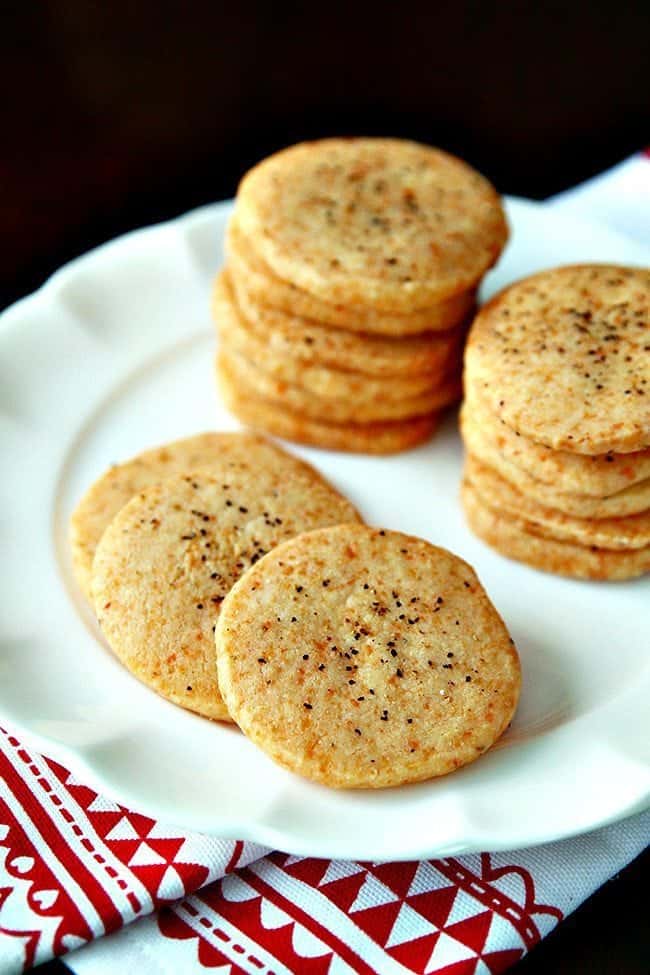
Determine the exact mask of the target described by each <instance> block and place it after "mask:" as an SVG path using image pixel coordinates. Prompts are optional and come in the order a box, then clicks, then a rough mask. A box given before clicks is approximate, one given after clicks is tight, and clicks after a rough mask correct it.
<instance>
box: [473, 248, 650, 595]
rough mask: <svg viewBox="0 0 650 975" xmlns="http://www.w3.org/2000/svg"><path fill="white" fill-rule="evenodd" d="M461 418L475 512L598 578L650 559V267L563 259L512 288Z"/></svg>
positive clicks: (478, 334) (573, 570) (523, 546)
mask: <svg viewBox="0 0 650 975" xmlns="http://www.w3.org/2000/svg"><path fill="white" fill-rule="evenodd" d="M465 397H466V398H465V402H464V405H463V408H462V411H461V428H462V434H463V438H464V441H465V446H466V448H467V458H466V466H465V474H464V482H463V488H462V497H463V503H464V507H465V512H466V514H467V518H468V521H469V524H470V526H471V527H472V528H473V530H474V531H475V532H476V534H477V535H479V536H480V537H481V538H483V539H484V540H485V541H486V542H488V543H489V544H490V545H492V546H493V547H494V548H496V549H497V550H498V551H500V552H501V553H502V554H504V555H506V556H509V557H511V558H514V559H518V560H519V561H522V562H526V563H528V564H529V565H532V566H535V567H536V568H540V569H545V570H547V571H550V572H556V573H559V574H561V575H566V576H574V577H577V578H587V579H626V578H630V577H633V576H637V575H640V574H642V573H643V572H647V571H649V570H650V271H649V270H648V269H643V268H626V267H617V266H609V265H580V266H573V267H562V268H557V269H554V270H551V271H545V272H542V273H540V274H537V275H534V276H533V277H531V278H528V279H526V280H524V281H520V282H518V283H517V284H514V285H512V286H511V287H509V288H506V289H505V291H503V292H502V293H501V294H500V295H498V296H497V297H496V298H494V299H493V300H492V301H491V302H489V303H488V304H487V305H485V306H484V308H483V309H482V310H481V312H480V313H479V315H478V316H477V318H476V320H475V322H474V325H473V326H472V329H471V331H470V335H469V338H468V343H467V351H466V360H465Z"/></svg>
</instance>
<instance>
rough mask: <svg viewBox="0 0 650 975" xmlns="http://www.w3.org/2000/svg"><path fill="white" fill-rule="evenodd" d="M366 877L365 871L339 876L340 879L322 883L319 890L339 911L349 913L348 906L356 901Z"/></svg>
mask: <svg viewBox="0 0 650 975" xmlns="http://www.w3.org/2000/svg"><path fill="white" fill-rule="evenodd" d="M365 878H366V871H365V870H361V871H360V872H359V873H355V874H352V875H351V876H348V877H341V879H340V880H332V881H330V882H329V883H328V884H322V886H321V890H322V892H323V894H324V895H325V896H327V897H328V898H329V900H331V901H332V903H333V904H336V906H337V907H338V908H339V910H341V911H345V913H346V914H348V913H349V911H350V907H351V905H352V904H354V902H355V901H356V899H357V897H358V895H359V890H360V888H361V886H362V885H363V882H364V880H365Z"/></svg>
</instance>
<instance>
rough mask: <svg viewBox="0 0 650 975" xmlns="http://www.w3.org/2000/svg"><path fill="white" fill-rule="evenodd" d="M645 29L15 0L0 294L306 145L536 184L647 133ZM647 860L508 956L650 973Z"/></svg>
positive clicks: (7, 24)
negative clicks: (386, 148)
mask: <svg viewBox="0 0 650 975" xmlns="http://www.w3.org/2000/svg"><path fill="white" fill-rule="evenodd" d="M649 38H650V4H649V3H648V0H643V2H618V3H611V2H610V3H599V2H595V0H594V2H589V3H588V2H573V3H568V2H566V0H564V2H543V0H540V2H536V3H534V2H529V3H524V2H492V3H490V2H486V0H484V2H480V0H473V2H470V0H456V2H453V3H450V2H441V3H436V2H434V0H430V2H428V3H409V2H399V0H393V2H391V3H381V2H378V0H377V2H375V3H373V4H372V5H370V4H364V3H354V2H348V3H347V4H341V5H337V4H335V3H327V4H321V5H318V4H310V3H304V4H298V3H265V4H262V3H247V4H234V3H232V4H221V3H218V2H212V3H208V2H195V3H192V2H188V3H185V4H180V3H165V2H157V3H154V2H153V0H132V2H131V3H130V4H126V3H123V2H108V0H104V2H91V0H59V2H55V0H40V2H36V3H30V2H29V0H16V2H8V0H5V2H4V3H3V4H2V6H1V9H0V91H1V95H0V98H1V100H2V101H1V104H2V119H1V122H2V127H1V130H0V131H1V134H2V152H1V154H0V193H1V196H0V202H1V205H0V256H1V260H0V306H2V305H4V304H6V303H8V302H10V301H12V300H14V299H16V298H18V297H20V296H21V295H23V294H26V293H28V292H29V291H31V290H33V289H34V288H35V287H37V286H38V285H39V284H40V283H41V282H42V281H43V280H44V279H45V277H46V276H47V275H48V274H50V273H51V272H52V271H53V270H55V269H56V267H58V266H59V265H60V264H61V263H62V262H63V261H65V260H68V259H69V258H71V257H74V256H76V255H78V254H80V253H82V252H83V251H84V250H86V249H87V248H89V247H91V246H93V245H94V244H98V243H100V242H102V241H104V240H106V239H107V238H109V237H112V236H115V235H116V234H119V233H123V232H124V231H126V230H129V229H131V228H133V227H136V226H141V225H143V224H146V223H151V222H153V221H156V220H161V219H165V218H167V217H171V216H174V215H176V214H178V213H181V212H183V211H184V210H187V209H189V208H190V207H193V206H196V205H198V204H201V203H205V202H208V201H210V200H216V199H220V198H223V197H227V196H232V195H233V193H234V191H235V188H236V185H237V181H238V179H239V177H240V176H241V174H242V173H243V172H244V171H245V170H246V168H247V167H248V166H250V165H251V164H252V163H253V162H255V161H256V160H258V159H259V158H260V157H262V156H264V155H266V154H268V153H269V152H271V151H273V150H274V149H277V148H280V147H281V146H284V145H287V144H289V143H291V142H295V141H297V140H299V139H303V138H310V137H316V136H322V135H328V134H346V133H347V134H364V133H365V134H390V135H400V136H409V137H411V138H416V139H420V140H422V141H425V142H429V143H433V144H436V145H440V146H443V147H444V148H447V149H449V150H451V151H452V152H455V153H457V154H459V155H460V156H462V157H464V158H466V159H467V160H468V161H470V162H472V163H473V164H474V165H475V166H476V167H477V168H479V169H481V170H482V171H483V172H484V173H485V174H486V175H487V176H489V177H490V179H492V181H493V182H494V183H495V184H496V185H497V187H498V188H499V189H500V190H502V191H503V192H508V193H516V194H521V195H524V196H530V197H535V198H543V197H545V196H547V195H549V194H552V193H554V192H557V191H559V190H561V189H564V188H567V187H569V186H571V185H573V184H575V183H576V182H578V181H580V180H583V179H586V178H588V177H589V176H591V175H593V174H595V173H597V172H599V171H600V170H602V169H604V168H606V167H608V166H610V165H612V164H613V163H615V162H617V161H618V160H620V159H622V158H624V157H625V156H626V155H628V154H629V153H630V152H633V151H634V150H636V149H638V148H641V147H642V146H643V145H644V144H647V143H648V142H649V141H650V134H649V131H648V121H649V112H648V108H649V102H650V82H649V73H648V65H649V64H650V42H649ZM647 863H648V859H647V857H646V858H645V860H644V861H643V862H641V861H640V862H638V863H637V864H635V865H634V866H633V867H631V868H630V869H629V870H628V871H626V873H625V874H624V875H623V878H622V879H620V880H617V881H614V882H613V883H612V884H610V885H609V886H608V887H607V888H606V890H605V891H603V892H601V893H600V894H599V895H597V898H596V899H595V900H594V901H592V902H591V903H590V904H589V905H587V906H586V907H585V908H583V909H582V911H580V912H579V913H578V914H577V915H576V916H575V917H574V918H573V919H571V920H570V921H568V922H565V924H564V925H562V926H561V928H560V930H559V931H558V932H557V934H556V935H554V936H552V937H551V938H550V939H549V941H548V942H547V943H546V944H544V945H543V946H542V947H541V948H540V949H538V951H537V952H535V953H533V955H532V956H531V957H530V959H528V960H527V961H526V962H524V963H522V964H521V965H520V966H518V967H517V969H516V971H519V969H521V972H522V975H527V973H530V975H533V973H537V972H539V973H541V972H558V973H560V972H565V971H566V972H569V971H572V972H573V971H587V970H589V971H591V972H592V973H593V975H598V973H608V975H611V973H617V975H618V973H626V975H627V973H637V972H639V973H640V972H647V971H648V967H649V964H650V962H649V959H650V935H649V933H648V925H647V895H644V893H643V887H644V883H645V882H646V874H647ZM644 904H645V905H646V908H645V910H643V909H642V905H644Z"/></svg>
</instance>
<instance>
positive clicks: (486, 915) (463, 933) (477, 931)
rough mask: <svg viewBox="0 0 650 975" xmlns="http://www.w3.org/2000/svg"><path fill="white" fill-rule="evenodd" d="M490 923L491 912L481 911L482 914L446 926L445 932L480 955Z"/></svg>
mask: <svg viewBox="0 0 650 975" xmlns="http://www.w3.org/2000/svg"><path fill="white" fill-rule="evenodd" d="M491 923H492V911H483V913H482V914H475V915H474V916H473V917H468V918H466V920H464V921H459V922H458V923H457V924H451V925H449V924H448V925H447V927H446V928H445V932H446V933H447V934H448V935H449V936H450V937H452V938H455V939H456V941H460V942H462V944H464V945H467V947H468V948H471V949H472V951H475V952H476V954H477V955H480V954H481V952H482V951H483V948H484V947H485V942H486V940H487V936H488V932H489V930H490V925H491Z"/></svg>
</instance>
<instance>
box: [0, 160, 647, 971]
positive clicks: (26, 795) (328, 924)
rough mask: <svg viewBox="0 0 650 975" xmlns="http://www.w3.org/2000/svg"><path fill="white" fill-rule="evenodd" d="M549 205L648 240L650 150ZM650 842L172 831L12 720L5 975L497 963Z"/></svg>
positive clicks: (0, 781)
mask: <svg viewBox="0 0 650 975" xmlns="http://www.w3.org/2000/svg"><path fill="white" fill-rule="evenodd" d="M548 205H551V206H557V207H558V208H560V207H561V208H563V209H565V210H566V211H567V212H575V213H580V214H585V213H586V214H587V215H590V216H591V217H592V219H593V218H597V219H598V218H600V219H602V220H604V221H606V222H608V223H610V224H612V225H614V226H616V227H617V229H618V230H625V231H626V232H627V233H629V234H630V235H632V236H637V237H640V238H641V240H643V241H644V242H645V243H648V240H647V234H648V229H647V228H648V226H650V162H648V161H647V160H645V159H644V156H643V155H642V154H639V155H637V156H635V157H632V158H631V159H629V160H627V161H626V162H625V163H622V164H621V165H620V166H618V167H616V168H615V169H614V170H612V171H610V173H607V174H605V175H604V176H602V177H598V178H597V179H596V180H592V181H591V182H590V183H588V184H585V185H584V186H582V187H578V188H577V189H576V190H573V191H570V192H569V193H566V194H562V195H561V196H560V197H557V198H556V199H555V200H552V201H549V204H548ZM649 839H650V811H648V812H646V813H642V814H640V815H638V816H635V817H633V818H631V819H628V820H626V821H625V822H622V823H618V824H616V825H613V826H609V827H607V828H605V829H602V830H599V831H597V832H594V833H590V834H588V835H585V836H582V837H577V838H574V839H571V840H565V841H563V842H560V843H551V844H547V845H545V846H541V847H537V848H535V849H531V850H520V851H515V852H511V853H499V854H487V853H485V854H480V855H479V854H476V855H472V856H464V857H459V858H456V857H445V858H443V859H439V860H424V861H420V862H412V863H365V862H364V863H361V862H347V861H329V860H317V859H312V858H305V857H294V856H290V855H287V854H285V853H277V852H269V851H267V850H265V849H264V848H262V847H260V846H257V845H255V844H252V843H241V842H232V841H229V840H216V839H213V838H210V837H206V836H201V835H198V834H193V833H182V832H180V831H178V830H175V829H173V828H170V827H166V826H164V825H163V824H162V823H159V822H156V821H154V820H152V819H149V818H148V817H146V816H142V815H140V814H139V813H136V812H131V811H129V810H127V809H125V808H123V807H121V806H119V805H118V804H117V803H115V802H112V801H110V800H108V799H105V798H103V797H102V796H100V795H98V794H97V793H96V792H95V791H94V790H93V789H90V788H88V787H87V786H86V785H84V784H83V783H82V782H79V781H78V780H77V779H76V778H75V777H74V776H72V775H71V774H70V773H69V772H68V771H67V770H66V769H65V768H63V767H62V766H61V765H59V764H57V763H56V762H53V761H50V760H48V759H46V758H43V757H42V756H41V755H39V754H37V753H36V752H33V751H31V750H30V749H28V748H27V747H25V746H24V745H23V744H22V743H21V742H20V740H19V739H18V738H17V737H15V736H14V735H12V734H11V733H10V732H7V731H4V732H1V731H0V975H5V973H11V972H19V971H21V970H23V969H24V968H29V967H31V966H33V965H35V964H38V963H40V962H43V961H45V960H47V959H49V958H51V957H52V956H53V955H61V954H64V953H65V952H71V953H72V954H70V955H69V956H68V957H67V958H66V962H67V964H68V965H69V966H70V967H71V968H72V970H73V971H74V972H75V973H77V975H105V973H113V972H116V971H124V972H131V971H137V970H140V971H142V972H145V973H147V975H157V973H160V975H172V973H177V972H179V971H181V972H184V973H190V975H195V973H200V972H203V971H208V972H211V973H214V975H239V973H244V972H245V973H255V975H286V973H300V975H303V973H304V975H326V973H327V975H347V973H364V975H366V973H367V975H372V973H380V975H384V973H385V975H391V973H395V975H409V973H411V975H412V973H425V972H433V973H445V975H489V973H493V975H494V973H497V972H502V971H504V970H505V969H507V968H508V967H509V966H510V965H512V964H513V963H514V962H515V961H517V960H518V959H519V958H520V957H521V956H522V955H523V954H524V953H525V952H526V951H528V950H529V949H530V948H531V947H532V946H533V945H534V944H536V942H538V941H539V940H540V939H541V938H543V937H544V936H545V935H546V934H548V932H549V931H551V930H552V929H553V928H554V927H555V925H556V924H557V923H558V922H559V921H561V920H562V918H563V917H564V916H565V915H566V914H568V913H570V912H571V911H572V910H574V909H575V908H576V907H577V906H578V905H579V904H580V903H581V902H582V901H583V900H584V899H585V898H586V897H588V896H589V895H590V894H591V893H592V892H593V891H594V890H595V889H596V888H597V887H599V886H600V885H601V884H602V883H604V882H605V880H607V879H608V878H609V877H611V876H612V875H613V874H614V873H616V872H617V871H618V870H620V869H621V868H622V867H623V866H625V865H626V864H627V863H629V862H630V861H631V860H632V859H634V857H636V856H637V855H638V854H639V853H640V852H641V851H642V850H643V849H644V847H645V846H646V844H647V843H648V840H649ZM81 946H85V947H81Z"/></svg>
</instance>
